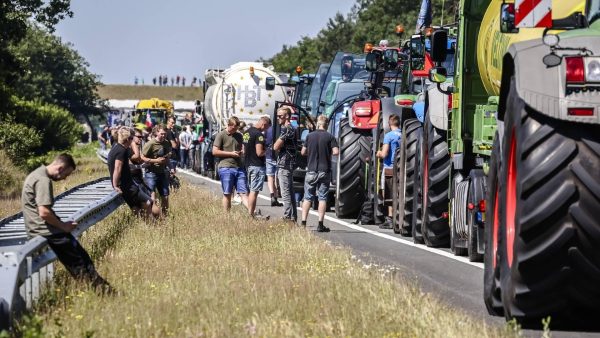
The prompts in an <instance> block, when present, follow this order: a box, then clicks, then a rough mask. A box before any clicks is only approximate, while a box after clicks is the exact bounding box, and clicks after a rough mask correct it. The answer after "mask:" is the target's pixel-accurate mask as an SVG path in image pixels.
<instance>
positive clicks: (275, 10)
mask: <svg viewBox="0 0 600 338" xmlns="http://www.w3.org/2000/svg"><path fill="white" fill-rule="evenodd" d="M354 2H355V1H354V0H302V1H286V0H279V1H277V0H254V1H240V0H230V1H223V0H211V1H204V0H137V1H134V0H72V1H71V9H72V11H73V12H74V16H73V18H68V19H65V20H64V21H62V22H61V23H60V24H59V25H58V27H57V30H56V34H58V35H59V36H61V37H62V39H63V41H65V42H71V43H72V44H73V45H74V47H75V49H77V50H78V51H79V53H80V54H81V55H82V56H83V57H84V58H85V59H86V60H87V61H88V62H89V63H90V69H91V71H92V72H94V73H96V74H99V75H101V76H102V78H101V80H102V82H104V83H107V84H113V83H133V79H134V77H135V76H137V77H138V78H143V79H144V80H145V83H146V84H149V83H151V82H152V78H153V77H155V76H157V75H159V74H167V75H169V76H174V75H177V74H180V75H183V76H185V77H186V78H187V81H188V83H189V81H190V79H191V77H192V76H202V77H203V74H204V70H205V69H207V68H216V67H226V66H228V65H230V64H232V63H235V62H238V61H254V60H256V59H258V58H259V57H261V56H262V57H270V56H272V55H273V54H275V53H277V52H278V51H280V50H281V47H282V46H283V44H287V45H291V44H294V43H296V42H297V41H298V40H299V39H300V37H302V36H311V37H313V36H315V35H316V34H317V33H318V32H319V30H321V29H322V28H323V27H325V25H326V23H327V20H328V19H329V18H330V17H332V16H334V15H335V13H336V12H341V13H343V14H344V15H345V14H347V13H349V12H350V9H351V7H352V5H353V4H354Z"/></svg>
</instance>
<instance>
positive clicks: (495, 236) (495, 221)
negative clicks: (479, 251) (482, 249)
mask: <svg viewBox="0 0 600 338" xmlns="http://www.w3.org/2000/svg"><path fill="white" fill-rule="evenodd" d="M492 222H493V223H492V231H493V232H492V266H493V267H494V268H496V255H497V254H498V223H499V222H498V180H496V192H495V193H494V218H493V220H492Z"/></svg>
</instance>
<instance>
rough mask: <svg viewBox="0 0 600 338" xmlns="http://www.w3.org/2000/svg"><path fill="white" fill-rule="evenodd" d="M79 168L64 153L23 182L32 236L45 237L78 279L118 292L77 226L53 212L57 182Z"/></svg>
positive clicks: (23, 201) (24, 205)
mask: <svg viewBox="0 0 600 338" xmlns="http://www.w3.org/2000/svg"><path fill="white" fill-rule="evenodd" d="M75 169H76V165H75V161H74V160H73V157H72V156H71V155H69V154H60V155H58V156H56V157H55V158H54V160H53V161H52V163H50V164H49V165H47V166H44V165H42V166H40V167H39V168H37V169H36V170H34V171H33V172H31V173H30V174H29V175H28V176H27V178H25V182H24V183H23V191H22V192H21V207H22V209H23V219H24V221H25V228H26V229H27V234H28V236H29V237H36V236H42V237H44V238H45V239H46V241H47V243H48V246H50V248H51V249H52V251H54V253H55V254H56V257H57V258H58V260H59V261H60V262H61V263H62V264H63V265H64V266H65V268H66V269H67V271H69V273H70V274H71V276H73V277H74V278H75V279H78V280H82V281H85V282H87V283H89V284H90V285H91V286H92V287H93V288H95V289H96V290H97V291H99V292H102V293H114V289H113V288H112V287H111V286H110V284H108V282H106V280H104V278H102V277H100V275H99V274H98V272H97V271H96V268H95V267H94V263H93V262H92V259H91V258H90V255H89V254H88V253H87V252H86V251H85V249H84V248H83V247H82V246H81V244H80V243H79V241H77V238H75V236H73V235H72V234H71V232H72V231H73V230H75V228H76V227H77V223H76V222H73V221H68V222H64V221H63V220H61V219H60V217H58V215H56V213H55V212H54V210H53V209H52V207H53V205H54V190H53V187H52V182H53V181H61V180H64V179H66V178H67V177H68V176H69V175H71V173H72V172H73V171H74V170H75Z"/></svg>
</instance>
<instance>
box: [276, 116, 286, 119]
mask: <svg viewBox="0 0 600 338" xmlns="http://www.w3.org/2000/svg"><path fill="white" fill-rule="evenodd" d="M277 118H278V119H284V118H285V115H277Z"/></svg>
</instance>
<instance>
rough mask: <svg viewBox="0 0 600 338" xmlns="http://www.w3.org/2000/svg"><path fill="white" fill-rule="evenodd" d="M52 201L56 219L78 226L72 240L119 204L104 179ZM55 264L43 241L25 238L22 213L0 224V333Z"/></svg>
mask: <svg viewBox="0 0 600 338" xmlns="http://www.w3.org/2000/svg"><path fill="white" fill-rule="evenodd" d="M55 201H56V202H55V203H54V207H53V209H54V211H55V212H56V214H57V216H58V217H60V218H61V219H62V220H64V221H75V222H77V223H78V225H77V228H76V229H75V230H74V231H73V232H72V234H73V235H74V236H75V237H79V236H80V235H81V234H82V233H83V232H84V231H85V230H87V229H88V228H90V227H91V226H92V225H94V224H96V223H98V222H99V221H101V220H103V219H104V218H105V217H107V216H108V215H110V213H112V212H113V211H115V210H116V209H117V208H118V207H119V206H120V205H121V204H122V203H123V199H122V198H121V196H120V195H119V194H117V193H116V192H115V191H114V189H113V188H112V185H111V182H110V179H109V178H107V177H105V178H101V179H97V180H94V181H91V182H88V183H85V184H82V185H80V186H77V187H75V188H73V189H70V190H68V191H66V192H64V193H62V194H60V195H58V196H57V197H56V199H55ZM55 260H56V255H55V254H54V252H53V251H52V250H50V248H49V247H48V245H47V244H46V239H45V238H43V237H40V236H38V237H34V238H31V239H29V238H28V237H27V232H26V230H25V224H24V220H23V213H22V212H20V213H18V214H16V215H13V216H10V217H7V218H5V219H2V220H0V330H3V329H6V330H8V329H9V328H10V326H11V324H12V322H13V320H14V318H15V317H16V316H17V315H18V314H19V313H21V312H22V310H23V309H25V308H27V309H31V307H32V305H33V304H34V302H35V301H36V300H37V299H38V298H39V296H40V295H41V294H42V291H43V289H44V287H45V286H46V285H47V284H49V283H50V282H51V281H52V277H53V274H54V264H53V262H54V261H55Z"/></svg>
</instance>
